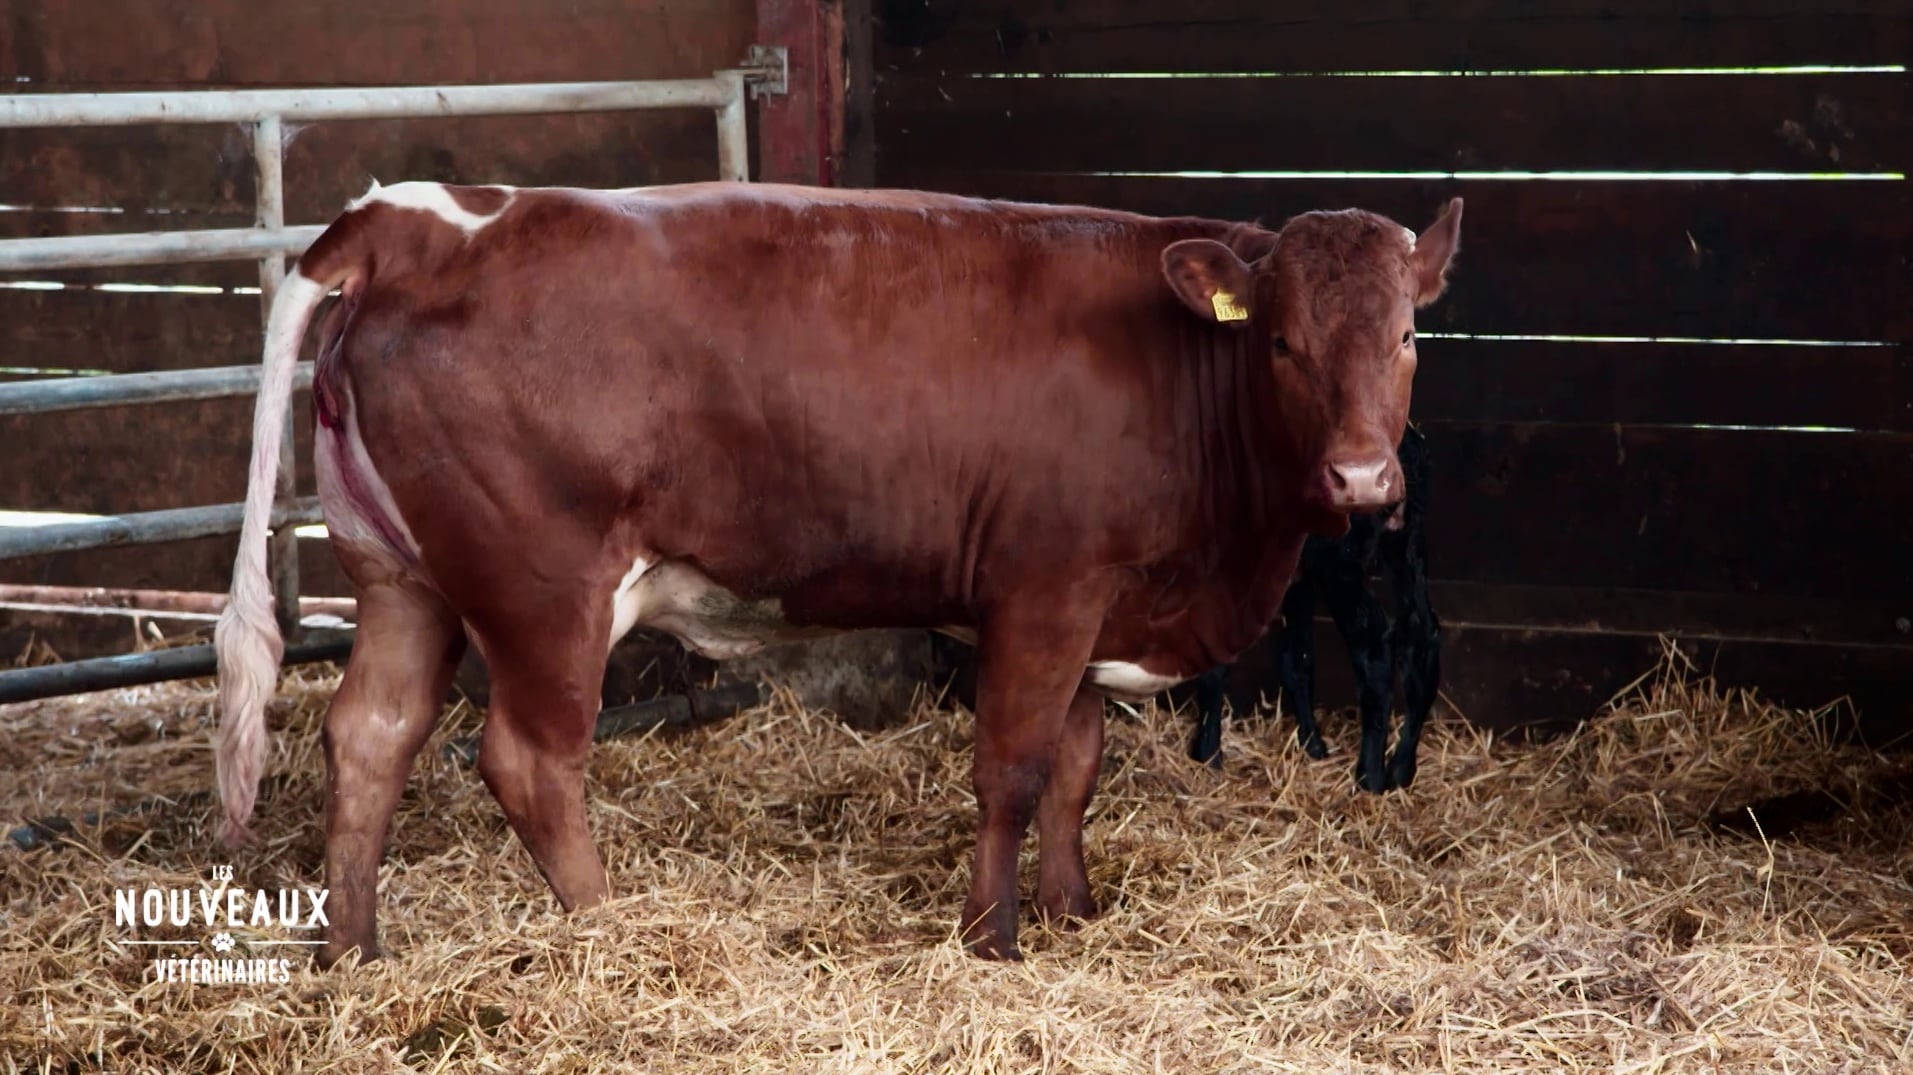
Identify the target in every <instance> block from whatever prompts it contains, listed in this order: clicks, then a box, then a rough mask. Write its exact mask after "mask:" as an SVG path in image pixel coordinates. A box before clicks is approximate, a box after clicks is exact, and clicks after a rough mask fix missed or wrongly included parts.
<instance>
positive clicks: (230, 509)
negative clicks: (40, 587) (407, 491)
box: [0, 496, 322, 611]
mask: <svg viewBox="0 0 1913 1075" xmlns="http://www.w3.org/2000/svg"><path fill="white" fill-rule="evenodd" d="M245 514H246V506H245V505H244V504H214V505H212V506H211V507H204V508H169V509H167V510H165V511H142V512H136V513H134V514H130V515H109V516H107V517H106V518H104V519H89V520H87V521H86V522H83V523H54V524H52V525H49V526H0V560H18V559H20V558H21V557H23V556H45V555H47V554H49V553H55V552H80V551H82V550H85V549H112V548H118V547H119V546H122V545H156V544H158V543H160V542H162V541H188V540H191V539H193V538H202V537H217V536H219V535H220V534H237V533H238V532H239V523H240V520H242V519H243V518H244V517H245ZM321 519H322V516H321V515H320V513H319V498H318V497H316V496H309V497H303V498H301V499H298V500H292V501H289V502H286V503H282V504H275V505H273V508H272V528H273V530H274V531H275V532H277V533H285V534H291V533H292V529H293V527H296V526H305V525H307V524H310V523H316V522H320V521H321ZM293 599H294V604H293V609H294V610H295V611H296V610H297V609H298V604H297V600H298V595H297V594H294V595H293Z"/></svg>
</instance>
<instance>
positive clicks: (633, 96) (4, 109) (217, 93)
mask: <svg viewBox="0 0 1913 1075" xmlns="http://www.w3.org/2000/svg"><path fill="white" fill-rule="evenodd" d="M733 92H734V90H733V87H732V86H731V85H730V83H729V82H728V81H727V80H726V79H725V78H724V76H723V75H722V74H719V75H714V76H712V77H710V78H687V79H670V80H655V81H650V82H539V83H516V84H506V85H496V86H367V87H357V86H355V87H349V88H342V89H290V90H192V91H187V92H180V93H29V94H19V95H16V96H11V97H0V127H98V126H109V125H117V126H127V125H132V124H139V123H257V122H258V121H260V120H262V119H267V118H269V117H274V116H276V117H278V118H279V119H280V120H281V121H285V120H293V121H295V122H300V123H309V122H312V121H315V120H322V119H416V118H419V117H422V116H481V115H483V116H508V115H525V114H536V113H539V112H626V111H632V110H636V109H641V108H711V109H717V108H723V107H725V106H726V105H728V104H730V103H731V101H732V99H733V97H732V94H733Z"/></svg>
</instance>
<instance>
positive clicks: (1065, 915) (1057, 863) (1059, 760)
mask: <svg viewBox="0 0 1913 1075" xmlns="http://www.w3.org/2000/svg"><path fill="white" fill-rule="evenodd" d="M1102 766H1103V696H1102V695H1100V694H1098V693H1096V692H1095V691H1093V690H1090V689H1089V688H1087V687H1082V688H1078V690H1077V691H1076V697H1075V698H1074V699H1073V700H1071V702H1070V703H1069V714H1068V715H1067V716H1066V717H1065V718H1064V723H1063V736H1062V739H1060V740H1059V741H1058V742H1057V744H1056V750H1055V752H1054V753H1053V755H1052V757H1051V762H1050V774H1049V783H1048V785H1046V786H1045V787H1044V788H1043V798H1042V800H1041V801H1040V803H1039V804H1038V806H1037V812H1036V831H1037V837H1038V839H1039V841H1040V842H1039V843H1038V845H1037V849H1038V850H1037V871H1036V872H1037V882H1036V909H1037V912H1038V913H1040V914H1041V915H1042V916H1043V917H1044V919H1045V920H1047V921H1050V922H1054V923H1058V924H1067V923H1070V922H1073V921H1080V920H1082V919H1085V918H1089V917H1090V916H1091V915H1094V914H1095V913H1096V901H1095V899H1093V898H1092V897H1091V896H1090V894H1089V875H1088V874H1087V873H1086V872H1085V871H1084V869H1083V813H1084V811H1086V810H1088V809H1089V800H1090V799H1091V798H1092V797H1093V796H1094V795H1095V794H1096V776H1097V774H1098V773H1100V772H1101V771H1102Z"/></svg>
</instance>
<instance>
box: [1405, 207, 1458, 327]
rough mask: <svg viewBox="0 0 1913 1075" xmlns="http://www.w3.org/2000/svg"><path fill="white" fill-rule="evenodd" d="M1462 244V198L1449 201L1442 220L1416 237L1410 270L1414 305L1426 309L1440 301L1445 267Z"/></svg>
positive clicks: (1446, 280) (1445, 275) (1446, 277)
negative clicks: (1413, 285)
mask: <svg viewBox="0 0 1913 1075" xmlns="http://www.w3.org/2000/svg"><path fill="white" fill-rule="evenodd" d="M1460 245H1461V199H1460V198H1454V199H1452V200H1450V201H1449V202H1448V208H1447V209H1445V210H1443V211H1442V214H1441V219H1440V220H1437V221H1435V222H1434V223H1433V224H1430V225H1428V230H1427V231H1424V232H1422V233H1421V234H1420V235H1418V236H1416V237H1415V253H1414V256H1413V258H1412V259H1411V261H1410V268H1411V269H1412V270H1413V271H1414V274H1415V305H1416V306H1426V305H1428V304H1429V303H1431V302H1434V301H1435V300H1436V299H1438V298H1441V293H1442V291H1443V290H1444V289H1446V288H1447V286H1448V264H1449V262H1451V261H1453V260H1454V257H1455V249H1456V248H1457V247H1459V246H1460Z"/></svg>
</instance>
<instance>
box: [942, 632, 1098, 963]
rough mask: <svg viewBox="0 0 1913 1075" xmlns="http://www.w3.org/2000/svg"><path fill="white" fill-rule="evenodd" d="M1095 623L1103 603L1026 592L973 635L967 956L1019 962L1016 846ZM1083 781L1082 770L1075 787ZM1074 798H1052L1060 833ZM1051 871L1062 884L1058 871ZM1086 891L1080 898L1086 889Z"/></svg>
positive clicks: (1045, 779)
mask: <svg viewBox="0 0 1913 1075" xmlns="http://www.w3.org/2000/svg"><path fill="white" fill-rule="evenodd" d="M1101 621H1102V605H1101V604H1096V605H1095V607H1093V608H1090V607H1087V605H1086V603H1085V602H1084V601H1083V600H1082V599H1081V598H1077V599H1071V598H1069V597H1064V598H1061V599H1054V598H1050V597H1048V596H1047V595H1045V596H1041V597H1039V596H1036V595H1033V594H1032V595H1026V596H1024V597H1022V598H1021V599H1020V600H1019V601H1018V602H1017V603H1016V604H1014V605H1013V606H1010V607H1006V608H1001V609H998V610H997V611H995V612H993V613H991V615H990V616H989V618H988V619H987V620H986V621H985V622H984V624H983V625H982V628H981V630H980V631H979V632H978V634H979V638H978V645H977V710H976V752H975V756H974V758H973V759H972V761H971V782H972V784H973V786H974V787H975V789H976V805H977V832H976V861H975V866H974V868H973V871H972V873H971V875H970V895H969V898H968V899H966V900H965V901H964V903H963V921H962V926H963V930H964V938H965V940H966V941H967V942H968V944H969V947H970V951H971V952H973V953H975V954H976V955H978V956H981V957H983V958H985V959H1020V958H1022V957H1021V954H1020V953H1018V951H1017V949H1016V918H1017V915H1016V859H1017V850H1018V848H1019V847H1020V846H1021V845H1022V842H1023V835H1024V833H1026V832H1027V831H1028V830H1029V825H1030V821H1031V819H1032V818H1033V817H1034V816H1035V814H1036V810H1037V804H1038V802H1039V800H1040V799H1041V798H1042V795H1043V791H1044V788H1045V786H1046V785H1047V784H1048V783H1049V778H1050V773H1051V770H1052V767H1053V764H1054V760H1055V757H1056V753H1057V748H1058V746H1059V744H1060V743H1061V742H1062V740H1063V736H1064V729H1065V728H1066V727H1067V726H1068V723H1069V720H1068V714H1069V712H1070V710H1071V708H1072V706H1071V701H1072V699H1074V698H1075V697H1076V692H1077V688H1078V687H1079V686H1080V685H1081V683H1082V680H1083V674H1084V670H1085V668H1086V666H1087V665H1088V663H1089V653H1090V648H1091V647H1092V646H1093V645H1094V643H1095V632H1096V630H1097V627H1098V626H1099V625H1100V623H1101ZM1099 715H1100V714H1099ZM1085 738H1086V737H1085ZM1080 782H1082V777H1081V774H1080V773H1079V774H1077V775H1076V776H1075V777H1074V779H1073V780H1072V784H1075V783H1080ZM1089 783H1092V784H1093V783H1094V780H1093V778H1092V779H1091V780H1090V781H1089ZM1074 798H1075V796H1074V795H1067V794H1065V795H1062V796H1061V797H1059V798H1058V799H1057V800H1056V817H1057V819H1058V821H1057V824H1058V827H1059V829H1061V828H1065V827H1067V826H1065V825H1064V824H1063V819H1064V818H1065V817H1066V816H1067V815H1068V813H1069V812H1070V810H1071V809H1073V806H1072V804H1071V802H1070V801H1066V800H1073V799H1074ZM1085 801H1087V800H1086V799H1085ZM1078 816H1079V818H1080V814H1079V815H1078ZM1078 846H1079V847H1080V844H1078ZM1059 850H1060V849H1059ZM1080 871H1081V866H1080V852H1079V865H1078V867H1077V872H1078V873H1080ZM1057 872H1058V874H1059V879H1060V875H1061V873H1062V872H1064V871H1061V870H1058V871H1057ZM1084 890H1085V891H1084V895H1085V897H1086V896H1087V886H1086V885H1085V886H1084Z"/></svg>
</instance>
